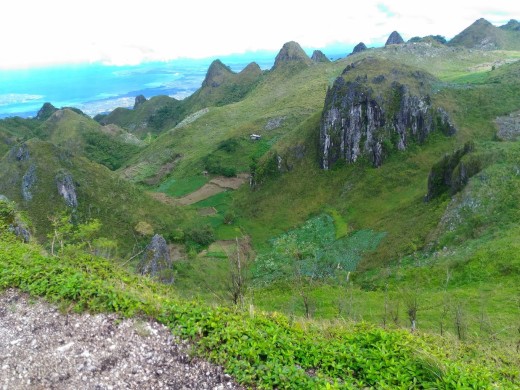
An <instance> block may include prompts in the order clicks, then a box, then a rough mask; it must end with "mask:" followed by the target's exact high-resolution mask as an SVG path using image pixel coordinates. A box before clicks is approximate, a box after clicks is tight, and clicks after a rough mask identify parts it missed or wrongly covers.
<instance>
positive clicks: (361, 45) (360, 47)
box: [352, 42, 367, 54]
mask: <svg viewBox="0 0 520 390" xmlns="http://www.w3.org/2000/svg"><path fill="white" fill-rule="evenodd" d="M366 49H367V46H366V45H365V44H364V43H363V42H359V43H358V44H357V45H356V46H354V49H353V50H352V54H356V53H361V52H362V51H365V50H366Z"/></svg>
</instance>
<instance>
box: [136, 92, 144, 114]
mask: <svg viewBox="0 0 520 390" xmlns="http://www.w3.org/2000/svg"><path fill="white" fill-rule="evenodd" d="M144 102H146V98H145V97H144V95H137V96H136V97H135V101H134V110H135V109H136V108H138V107H139V106H140V105H141V104H143V103H144Z"/></svg>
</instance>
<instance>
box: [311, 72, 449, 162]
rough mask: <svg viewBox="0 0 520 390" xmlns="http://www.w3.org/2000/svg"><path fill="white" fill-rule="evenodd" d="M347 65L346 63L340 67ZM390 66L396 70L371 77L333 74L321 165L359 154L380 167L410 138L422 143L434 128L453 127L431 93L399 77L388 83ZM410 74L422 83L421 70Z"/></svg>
mask: <svg viewBox="0 0 520 390" xmlns="http://www.w3.org/2000/svg"><path fill="white" fill-rule="evenodd" d="M354 66H356V65H354ZM351 69H353V68H352V66H349V67H347V69H346V71H345V72H346V73H348V72H349V71H350V70H351ZM345 72H344V74H345ZM392 72H393V73H396V72H398V71H397V70H392V71H391V72H390V74H389V75H386V76H385V75H380V76H377V77H374V78H373V79H372V83H370V82H369V81H368V77H367V75H365V76H364V77H361V76H358V77H357V78H355V79H353V80H352V79H345V78H344V77H343V76H342V77H338V78H337V79H336V81H335V82H334V84H333V86H332V88H330V89H329V91H328V92H327V96H326V99H325V107H324V110H323V114H322V119H321V124H320V137H319V148H320V152H319V156H320V165H321V167H322V168H323V169H329V168H331V167H332V166H333V165H334V164H335V163H336V162H337V161H338V160H339V159H345V160H346V162H348V163H353V162H355V161H357V160H358V159H359V158H360V157H361V156H366V157H367V158H368V160H369V161H370V162H371V163H372V164H373V165H374V166H375V167H379V166H380V165H381V164H382V163H383V160H384V158H385V156H386V155H387V154H388V153H390V152H391V151H392V150H400V151H402V150H405V149H406V148H407V146H408V145H409V144H410V143H411V142H418V143H422V142H424V141H425V140H426V138H427V137H428V135H429V134H430V133H431V132H433V131H434V130H441V131H442V132H444V133H445V134H447V135H451V134H454V132H455V127H454V126H453V124H452V123H451V121H450V120H449V117H448V115H447V114H446V112H445V111H444V110H442V109H436V108H434V107H433V106H432V104H431V101H430V97H429V96H428V95H427V94H424V93H422V94H420V93H418V90H416V88H412V87H411V86H408V85H404V84H401V83H400V82H398V81H393V82H391V83H390V81H389V79H391V77H392ZM413 76H414V77H415V78H416V79H417V82H418V85H420V84H421V83H424V81H423V78H424V77H426V76H425V75H424V74H421V73H420V72H416V73H415V74H413ZM380 84H382V85H380ZM376 88H377V89H376ZM414 90H415V91H414ZM413 91H414V92H413Z"/></svg>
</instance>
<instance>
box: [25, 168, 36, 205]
mask: <svg viewBox="0 0 520 390" xmlns="http://www.w3.org/2000/svg"><path fill="white" fill-rule="evenodd" d="M35 183H36V166H35V165H34V164H31V165H30V166H29V169H28V170H27V172H25V174H24V175H23V177H22V197H23V199H24V200H25V201H29V200H31V199H32V197H33V195H32V192H31V190H32V187H33V186H34V184H35Z"/></svg>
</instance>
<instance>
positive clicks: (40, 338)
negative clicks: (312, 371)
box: [0, 290, 242, 390]
mask: <svg viewBox="0 0 520 390" xmlns="http://www.w3.org/2000/svg"><path fill="white" fill-rule="evenodd" d="M0 389H5V390H19V389H20V390H21V389H38V390H39V389H58V390H61V389H64V390H65V389H67V390H68V389H92V390H105V389H106V390H108V389H179V390H184V389H197V390H198V389H212V390H225V389H242V387H240V386H238V385H237V384H236V383H235V382H234V381H233V380H232V378H231V377H230V376H229V375H227V374H225V373H224V372H223V370H222V368H220V367H218V366H215V365H212V364H210V363H208V362H206V361H203V360H200V359H197V358H193V357H192V353H191V349H190V345H189V344H187V343H186V342H185V341H182V340H179V339H177V338H175V337H173V336H172V334H171V333H170V331H169V329H168V328H166V327H164V326H162V325H160V324H158V323H156V322H151V321H147V320H142V319H121V318H118V317H117V316H115V315H113V314H110V315H107V314H99V315H90V314H88V313H85V314H81V315H80V314H62V313H61V312H60V311H59V310H58V309H57V308H56V307H54V306H52V305H49V304H48V303H46V302H44V301H42V300H40V299H35V298H30V297H28V296H27V295H25V294H22V293H20V292H19V291H17V290H7V291H4V292H0Z"/></svg>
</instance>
